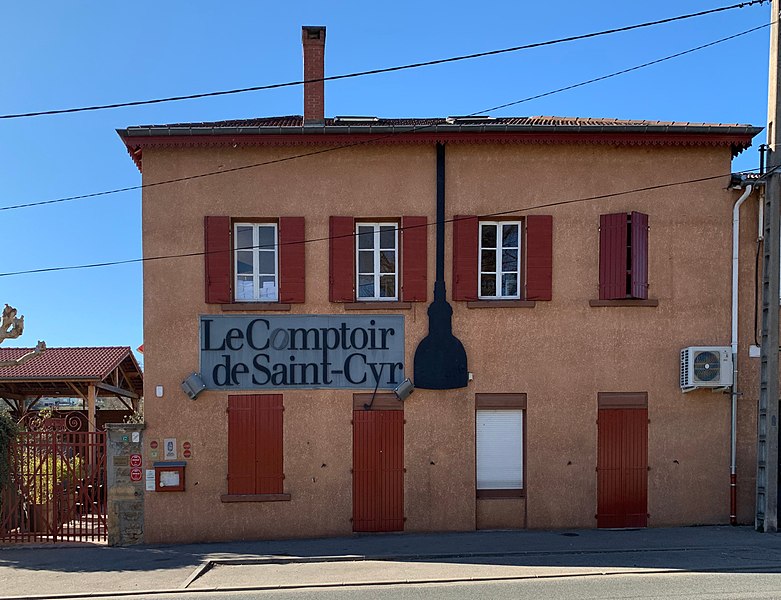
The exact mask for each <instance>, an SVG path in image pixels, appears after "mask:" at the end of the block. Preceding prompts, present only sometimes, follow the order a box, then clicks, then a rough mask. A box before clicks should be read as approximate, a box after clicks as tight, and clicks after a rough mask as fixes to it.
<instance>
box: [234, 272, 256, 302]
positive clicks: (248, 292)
mask: <svg viewBox="0 0 781 600" xmlns="http://www.w3.org/2000/svg"><path fill="white" fill-rule="evenodd" d="M254 299H255V285H254V284H253V283H252V277H246V276H239V277H238V281H237V282H236V300H254Z"/></svg>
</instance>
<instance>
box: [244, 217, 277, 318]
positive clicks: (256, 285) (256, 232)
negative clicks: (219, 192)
mask: <svg viewBox="0 0 781 600" xmlns="http://www.w3.org/2000/svg"><path fill="white" fill-rule="evenodd" d="M239 227H251V228H252V248H251V251H252V273H251V274H249V275H250V276H251V277H252V284H253V285H252V288H253V289H252V298H239V296H238V291H239V277H240V276H241V277H247V275H248V274H245V273H242V274H239V252H246V251H248V250H249V249H247V248H244V249H242V248H239V247H238V242H239ZM261 227H263V228H266V227H271V228H272V230H273V231H274V243H273V247H272V248H271V249H269V248H266V247H264V248H260V228H261ZM261 253H273V255H274V272H273V273H261V272H260V254H261ZM261 277H273V278H274V290H273V294H270V295H267V296H263V295H262V294H261V286H260V279H261ZM233 300H234V302H279V226H278V225H277V223H269V222H254V223H252V222H247V223H234V224H233Z"/></svg>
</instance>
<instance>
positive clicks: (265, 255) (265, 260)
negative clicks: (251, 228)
mask: <svg viewBox="0 0 781 600" xmlns="http://www.w3.org/2000/svg"><path fill="white" fill-rule="evenodd" d="M259 254H260V271H259V272H260V273H264V274H266V275H274V274H275V273H276V272H277V264H276V253H275V252H268V251H262V252H260V253H259Z"/></svg>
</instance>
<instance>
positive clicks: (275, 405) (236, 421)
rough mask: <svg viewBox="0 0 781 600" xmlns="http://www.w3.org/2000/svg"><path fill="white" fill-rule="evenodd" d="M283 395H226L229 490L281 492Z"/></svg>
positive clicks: (282, 484) (282, 475) (248, 492)
mask: <svg viewBox="0 0 781 600" xmlns="http://www.w3.org/2000/svg"><path fill="white" fill-rule="evenodd" d="M283 410H284V409H283V407H282V395H281V394H252V395H245V396H229V397H228V494H281V493H282V491H283V486H284V479H285V476H284V470H283V469H284V460H283V454H282V452H283V449H282V413H283Z"/></svg>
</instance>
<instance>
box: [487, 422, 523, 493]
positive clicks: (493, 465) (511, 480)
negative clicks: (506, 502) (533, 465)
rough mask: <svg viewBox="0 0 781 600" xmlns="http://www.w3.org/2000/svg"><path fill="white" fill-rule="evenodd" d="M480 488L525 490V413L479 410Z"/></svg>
mask: <svg viewBox="0 0 781 600" xmlns="http://www.w3.org/2000/svg"><path fill="white" fill-rule="evenodd" d="M476 422H477V489H478V490H516V489H522V488H523V411H522V410H520V409H519V410H506V409H502V410H478V411H477V413H476Z"/></svg>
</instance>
